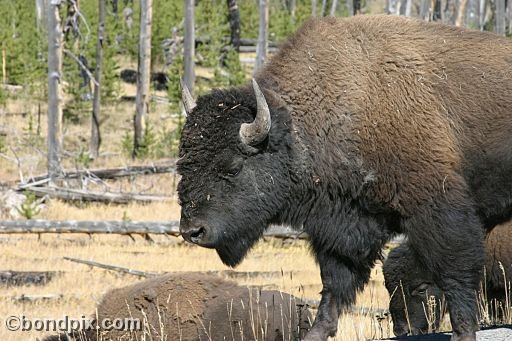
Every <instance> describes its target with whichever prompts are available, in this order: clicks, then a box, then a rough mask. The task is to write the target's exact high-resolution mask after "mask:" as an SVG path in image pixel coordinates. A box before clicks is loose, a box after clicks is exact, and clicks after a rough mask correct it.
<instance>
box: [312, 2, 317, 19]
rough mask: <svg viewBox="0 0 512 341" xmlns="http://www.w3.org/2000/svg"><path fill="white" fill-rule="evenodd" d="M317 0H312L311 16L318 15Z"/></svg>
mask: <svg viewBox="0 0 512 341" xmlns="http://www.w3.org/2000/svg"><path fill="white" fill-rule="evenodd" d="M316 5H317V4H316V0H311V16H312V17H316Z"/></svg>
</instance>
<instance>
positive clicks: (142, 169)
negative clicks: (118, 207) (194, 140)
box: [18, 161, 176, 189]
mask: <svg viewBox="0 0 512 341" xmlns="http://www.w3.org/2000/svg"><path fill="white" fill-rule="evenodd" d="M175 171H176V163H175V161H171V162H166V163H161V164H152V165H143V166H128V167H117V168H102V169H87V170H81V171H64V172H63V174H62V175H61V176H60V177H58V178H57V180H68V179H69V180H70V179H80V178H84V177H94V178H98V179H103V180H108V179H115V178H121V177H127V176H136V175H148V174H161V173H174V172H175ZM47 179H48V174H44V175H38V176H35V177H32V178H31V179H30V180H29V181H28V182H25V183H20V184H19V185H18V188H20V189H24V188H27V187H30V186H33V185H34V184H35V183H37V182H40V181H41V182H43V183H44V182H45V181H47Z"/></svg>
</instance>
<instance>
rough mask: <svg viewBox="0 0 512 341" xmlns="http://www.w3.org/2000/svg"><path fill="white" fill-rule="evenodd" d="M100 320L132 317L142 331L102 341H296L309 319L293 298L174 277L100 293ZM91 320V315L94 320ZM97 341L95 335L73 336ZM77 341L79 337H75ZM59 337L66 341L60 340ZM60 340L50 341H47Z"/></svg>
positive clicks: (207, 278) (215, 280) (108, 335)
mask: <svg viewBox="0 0 512 341" xmlns="http://www.w3.org/2000/svg"><path fill="white" fill-rule="evenodd" d="M97 310H98V315H97V318H98V319H99V320H103V319H105V318H109V319H115V318H131V317H133V318H136V319H140V320H141V321H145V322H144V330H143V331H132V332H126V331H109V332H106V331H100V332H99V334H100V335H101V337H102V338H100V339H101V340H110V339H112V340H118V339H119V340H132V339H133V340H142V339H143V337H144V336H145V337H146V339H147V338H149V339H151V340H168V341H200V340H232V341H237V340H266V341H281V340H282V341H288V340H295V339H296V338H297V337H300V336H302V335H304V334H305V332H306V331H307V330H309V325H310V320H311V315H310V313H309V312H308V310H307V308H305V307H304V305H301V304H300V302H299V301H298V300H297V299H296V298H295V297H293V296H290V295H288V294H285V293H282V292H278V291H260V290H257V289H248V288H244V287H240V286H238V285H237V284H236V283H234V282H230V281H225V280H223V279H221V278H219V277H217V276H213V275H204V274H199V273H182V274H178V273H174V274H167V275H162V276H158V277H155V278H151V279H148V280H145V281H142V282H139V283H136V284H134V285H130V286H127V287H123V288H119V289H114V290H112V291H110V292H109V293H107V294H105V296H104V297H103V300H102V301H101V303H100V304H99V305H98V308H97ZM93 316H94V318H96V316H95V315H93ZM84 335H85V337H86V340H91V341H95V340H97V337H96V335H97V332H96V330H90V331H86V332H85V333H83V332H82V333H80V335H77V336H75V339H76V340H83V337H84ZM80 337H82V338H80ZM61 338H62V339H64V340H68V338H67V337H65V338H64V336H62V335H61ZM55 340H59V336H52V337H49V338H47V339H46V341H55Z"/></svg>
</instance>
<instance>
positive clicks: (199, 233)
mask: <svg viewBox="0 0 512 341" xmlns="http://www.w3.org/2000/svg"><path fill="white" fill-rule="evenodd" d="M205 233H206V230H205V228H204V227H199V228H196V229H194V230H192V231H190V241H191V242H192V243H196V244H197V243H199V242H201V240H202V239H203V237H204V235H205Z"/></svg>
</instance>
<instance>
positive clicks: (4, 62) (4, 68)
mask: <svg viewBox="0 0 512 341" xmlns="http://www.w3.org/2000/svg"><path fill="white" fill-rule="evenodd" d="M2 84H7V58H6V53H5V46H4V47H2Z"/></svg>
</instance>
